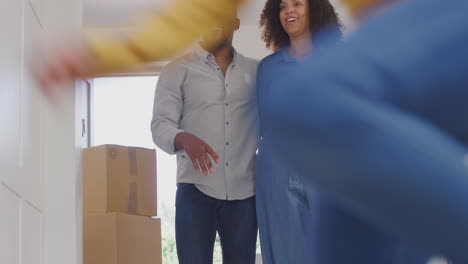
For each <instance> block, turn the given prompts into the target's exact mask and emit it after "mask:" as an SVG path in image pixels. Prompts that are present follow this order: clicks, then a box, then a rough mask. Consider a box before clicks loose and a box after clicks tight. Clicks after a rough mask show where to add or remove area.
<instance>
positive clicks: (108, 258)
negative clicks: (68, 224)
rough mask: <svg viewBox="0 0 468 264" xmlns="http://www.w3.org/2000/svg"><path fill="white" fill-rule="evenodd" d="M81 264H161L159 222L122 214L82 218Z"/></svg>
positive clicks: (158, 220) (159, 220)
mask: <svg viewBox="0 0 468 264" xmlns="http://www.w3.org/2000/svg"><path fill="white" fill-rule="evenodd" d="M83 241H84V242H83V264H136V263H138V264H161V263H162V251H161V250H162V249H161V219H159V218H151V217H146V216H136V215H128V214H122V213H107V214H93V215H85V216H84V219H83Z"/></svg>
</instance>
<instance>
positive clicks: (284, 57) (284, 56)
mask: <svg viewBox="0 0 468 264" xmlns="http://www.w3.org/2000/svg"><path fill="white" fill-rule="evenodd" d="M288 49H289V46H288V47H284V48H282V49H281V50H280V51H279V54H278V55H279V61H280V62H297V60H296V59H294V58H293V57H292V56H291V55H289V52H288Z"/></svg>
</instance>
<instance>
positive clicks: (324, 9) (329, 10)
mask: <svg viewBox="0 0 468 264" xmlns="http://www.w3.org/2000/svg"><path fill="white" fill-rule="evenodd" d="M306 1H308V3H309V20H310V21H309V23H310V30H311V34H312V36H313V35H314V34H316V33H317V32H319V31H320V30H323V29H324V28H330V27H332V30H334V31H336V32H338V33H339V35H340V36H341V22H340V20H339V18H338V15H337V13H336V12H335V8H334V7H333V6H332V4H330V2H329V0H306ZM280 3H281V0H267V2H266V3H265V7H264V8H263V11H262V16H261V17H260V27H261V28H262V29H263V32H262V39H263V40H264V41H265V43H266V46H267V48H271V49H272V50H273V51H278V50H280V49H282V48H283V47H286V46H287V45H289V44H290V40H289V36H288V34H287V33H286V31H285V30H284V28H283V26H282V25H281V21H280V18H279V13H280Z"/></svg>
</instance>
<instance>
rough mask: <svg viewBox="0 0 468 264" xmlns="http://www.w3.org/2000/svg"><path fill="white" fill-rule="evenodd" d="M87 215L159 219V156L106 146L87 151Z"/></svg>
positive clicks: (85, 172)
mask: <svg viewBox="0 0 468 264" xmlns="http://www.w3.org/2000/svg"><path fill="white" fill-rule="evenodd" d="M83 212H84V214H94V213H108V212H121V213H127V214H134V215H143V216H156V215H158V214H157V186H156V152H155V150H151V149H144V148H135V147H124V146H118V145H102V146H98V147H92V148H87V149H84V150H83Z"/></svg>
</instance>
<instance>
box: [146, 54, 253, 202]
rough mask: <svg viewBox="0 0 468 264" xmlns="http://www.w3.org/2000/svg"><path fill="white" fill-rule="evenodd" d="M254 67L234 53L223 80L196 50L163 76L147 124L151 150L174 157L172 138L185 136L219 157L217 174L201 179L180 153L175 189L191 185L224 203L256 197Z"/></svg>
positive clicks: (208, 57)
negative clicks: (152, 143) (199, 140)
mask: <svg viewBox="0 0 468 264" xmlns="http://www.w3.org/2000/svg"><path fill="white" fill-rule="evenodd" d="M257 65H258V61H255V60H253V59H250V58H246V57H244V56H242V55H241V54H239V53H237V52H235V51H234V57H233V61H232V63H231V65H230V66H229V67H228V70H227V72H226V76H224V75H223V72H222V71H221V69H220V67H219V66H218V65H217V63H216V61H215V58H214V56H213V55H212V54H210V53H208V52H207V51H206V50H204V49H202V48H200V47H198V48H197V49H196V50H195V51H194V52H192V53H189V54H188V55H185V56H183V57H181V58H179V59H177V60H175V61H173V62H171V63H169V64H168V65H167V66H166V67H165V68H164V69H163V70H162V72H161V75H160V77H159V81H158V84H157V87H156V94H155V97H154V111H153V120H152V122H151V131H152V133H153V140H154V142H155V144H156V145H157V146H158V147H159V148H161V149H162V150H164V151H165V152H167V153H169V154H174V153H175V149H174V138H175V136H176V135H177V134H178V133H180V132H188V133H191V134H193V135H195V136H197V137H198V138H200V139H202V140H203V141H205V142H206V143H207V144H209V145H210V146H211V147H212V148H213V150H214V151H215V152H216V153H217V154H218V155H219V156H220V163H219V164H216V163H214V162H213V165H214V169H215V172H214V173H210V174H209V175H208V176H205V175H203V173H197V172H196V171H195V169H194V168H193V165H192V162H191V160H190V157H189V156H188V155H187V154H186V153H185V152H184V151H183V150H182V151H178V152H177V153H175V154H176V155H177V182H178V183H193V184H195V185H196V186H197V188H198V189H199V190H200V191H202V192H203V193H205V194H207V195H209V196H211V197H214V198H216V199H222V200H240V199H246V198H249V197H251V196H253V195H254V194H255V158H256V151H257V148H258V144H259V124H258V113H257V105H256V92H255V77H256V71H257ZM160 177H164V175H160Z"/></svg>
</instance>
